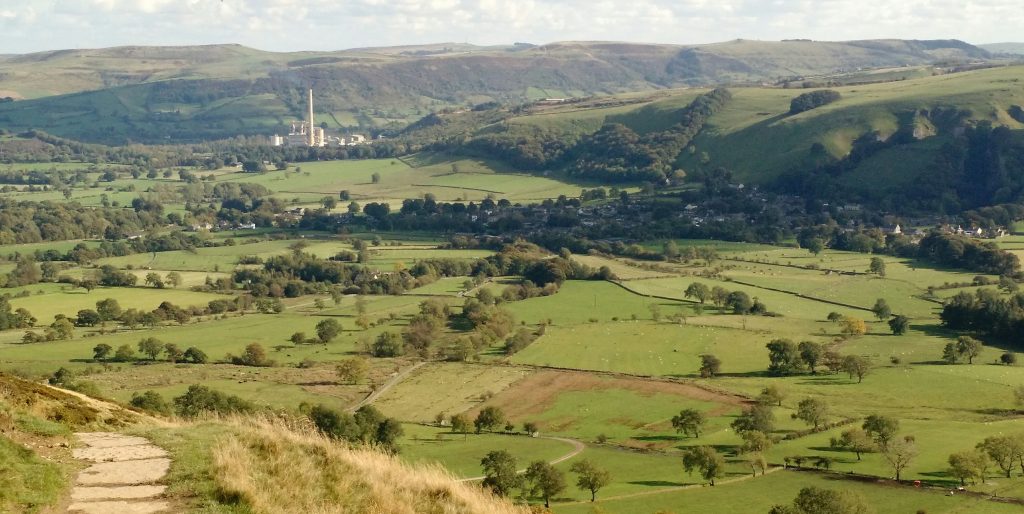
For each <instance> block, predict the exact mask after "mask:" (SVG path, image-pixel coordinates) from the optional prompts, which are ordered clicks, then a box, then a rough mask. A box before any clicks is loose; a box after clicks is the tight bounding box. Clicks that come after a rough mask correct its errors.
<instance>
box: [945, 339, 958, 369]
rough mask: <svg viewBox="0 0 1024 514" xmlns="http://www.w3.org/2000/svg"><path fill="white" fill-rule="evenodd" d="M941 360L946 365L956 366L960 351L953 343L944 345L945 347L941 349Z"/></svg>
mask: <svg viewBox="0 0 1024 514" xmlns="http://www.w3.org/2000/svg"><path fill="white" fill-rule="evenodd" d="M942 360H943V361H945V362H946V364H956V363H957V362H959V361H960V351H959V350H958V349H957V347H956V343H955V342H949V343H946V346H944V347H942Z"/></svg>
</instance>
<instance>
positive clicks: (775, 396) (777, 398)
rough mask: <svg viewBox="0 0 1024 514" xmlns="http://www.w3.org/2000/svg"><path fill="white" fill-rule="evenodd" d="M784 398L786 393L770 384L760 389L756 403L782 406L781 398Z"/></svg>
mask: <svg viewBox="0 0 1024 514" xmlns="http://www.w3.org/2000/svg"><path fill="white" fill-rule="evenodd" d="M784 399H786V393H785V391H783V390H782V388H780V387H779V386H777V385H775V384H770V385H767V386H765V387H764V389H762V390H761V394H760V395H758V397H757V403H763V404H765V405H776V406H780V407H781V406H782V400H784Z"/></svg>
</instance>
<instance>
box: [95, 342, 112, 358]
mask: <svg viewBox="0 0 1024 514" xmlns="http://www.w3.org/2000/svg"><path fill="white" fill-rule="evenodd" d="M113 351H114V348H113V347H111V346H110V345H109V344H106V343H100V344H98V345H96V346H94V347H93V348H92V358H93V359H96V360H103V359H106V358H107V357H110V353H111V352H113Z"/></svg>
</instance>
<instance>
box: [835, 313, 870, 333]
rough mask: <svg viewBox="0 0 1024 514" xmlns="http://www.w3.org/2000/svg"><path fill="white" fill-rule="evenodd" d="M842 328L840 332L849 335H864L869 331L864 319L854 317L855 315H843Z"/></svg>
mask: <svg viewBox="0 0 1024 514" xmlns="http://www.w3.org/2000/svg"><path fill="white" fill-rule="evenodd" d="M840 324H841V326H842V328H841V329H840V332H842V333H843V334H846V335H848V336H862V335H864V334H867V333H868V326H867V324H866V323H864V320H862V319H860V318H854V317H853V316H843V319H842V321H841V322H840Z"/></svg>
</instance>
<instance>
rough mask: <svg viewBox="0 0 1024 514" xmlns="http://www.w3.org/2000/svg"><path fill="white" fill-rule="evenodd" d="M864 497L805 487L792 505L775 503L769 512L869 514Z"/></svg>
mask: <svg viewBox="0 0 1024 514" xmlns="http://www.w3.org/2000/svg"><path fill="white" fill-rule="evenodd" d="M871 512H874V511H873V510H871V508H870V507H868V504H867V502H866V501H865V500H864V497H863V496H862V495H860V494H858V493H855V492H852V491H845V490H840V491H836V490H833V489H822V488H820V487H804V488H803V489H800V492H799V493H797V495H796V498H794V499H793V505H792V506H785V505H775V506H773V507H772V508H771V510H770V511H769V514H869V513H871Z"/></svg>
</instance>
